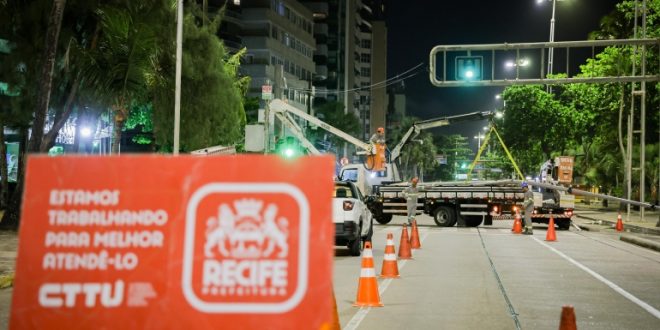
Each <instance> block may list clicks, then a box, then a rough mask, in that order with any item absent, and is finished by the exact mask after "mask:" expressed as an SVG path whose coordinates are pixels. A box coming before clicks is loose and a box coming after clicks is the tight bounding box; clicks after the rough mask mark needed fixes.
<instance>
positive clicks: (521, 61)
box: [505, 58, 530, 68]
mask: <svg viewBox="0 0 660 330" xmlns="http://www.w3.org/2000/svg"><path fill="white" fill-rule="evenodd" d="M529 64H530V62H529V60H528V59H526V58H521V59H519V60H518V61H517V62H515V61H508V62H506V63H505V66H506V67H507V68H515V67H517V66H519V67H526V66H529Z"/></svg>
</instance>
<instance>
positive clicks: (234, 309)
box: [10, 156, 334, 329]
mask: <svg viewBox="0 0 660 330" xmlns="http://www.w3.org/2000/svg"><path fill="white" fill-rule="evenodd" d="M333 171H334V160H333V159H332V158H331V157H304V158H300V159H298V160H296V161H295V162H290V161H286V160H283V159H281V158H279V157H276V156H223V157H204V158H199V157H193V156H183V157H169V156H121V157H57V158H51V157H42V156H33V157H30V158H29V160H28V167H27V176H26V185H25V198H24V202H23V214H22V219H21V221H22V222H21V227H20V233H19V239H20V242H21V244H20V246H19V251H18V260H17V266H16V277H15V283H14V284H15V288H14V293H13V304H12V309H11V319H10V328H11V329H98V328H100V329H103V328H113V329H118V328H120V329H210V328H229V327H239V328H241V329H257V328H268V329H275V328H276V329H292V328H299V327H300V326H301V325H304V326H305V328H309V329H318V328H321V327H323V326H325V325H326V324H329V323H330V322H332V310H333V307H334V306H333V301H332V259H333V252H334V250H333V247H334V235H333V230H334V227H333V223H332V221H331V217H332V216H331V215H332V213H331V212H332V210H331V206H332V202H331V200H332V191H333V182H332V180H331V178H332V173H333Z"/></svg>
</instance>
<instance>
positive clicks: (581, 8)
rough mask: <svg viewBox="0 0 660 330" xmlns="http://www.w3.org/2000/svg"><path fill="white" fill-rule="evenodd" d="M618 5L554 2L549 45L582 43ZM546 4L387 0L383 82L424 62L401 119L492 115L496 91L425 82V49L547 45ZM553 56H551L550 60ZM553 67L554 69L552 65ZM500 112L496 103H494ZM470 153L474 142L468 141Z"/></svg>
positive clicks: (610, 0)
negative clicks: (478, 113)
mask: <svg viewBox="0 0 660 330" xmlns="http://www.w3.org/2000/svg"><path fill="white" fill-rule="evenodd" d="M619 2H621V0H565V1H558V2H557V12H556V14H555V41H575V40H587V37H588V34H589V32H592V31H594V30H597V29H598V26H599V22H600V19H601V18H602V17H603V16H605V15H607V14H608V13H610V12H611V11H612V10H613V9H614V8H615V5H616V4H617V3H619ZM551 16H552V2H551V1H548V0H546V1H545V2H543V3H542V4H540V5H539V4H537V1H536V0H507V1H493V0H491V1H460V0H454V1H441V0H432V1H429V0H426V1H420V0H407V1H401V0H390V1H389V2H388V3H387V28H388V54H387V56H388V58H387V62H388V63H387V64H388V72H387V75H388V77H393V76H395V75H397V74H399V73H403V72H404V71H406V70H408V69H410V68H412V67H414V66H415V65H417V64H419V63H421V62H424V68H425V70H423V71H422V72H420V73H419V74H418V75H416V76H414V77H412V78H410V79H407V80H405V88H406V89H405V90H406V92H405V93H406V96H407V114H408V115H412V116H416V117H419V118H422V119H427V118H434V117H439V116H444V115H451V114H460V113H467V112H474V111H486V110H493V109H494V108H495V107H496V106H498V102H501V101H498V100H496V99H495V95H496V94H498V93H500V92H502V90H503V88H502V87H458V88H448V87H445V88H438V87H434V86H433V85H431V83H430V81H429V77H428V73H427V72H426V70H428V61H429V52H430V51H431V48H433V47H434V46H437V45H453V44H491V43H505V42H509V43H514V42H547V41H548V40H549V35H550V17H551ZM556 58H557V53H556V52H555V59H556ZM555 67H556V65H555ZM499 107H501V103H500V104H499ZM484 125H486V123H485V122H473V123H466V124H457V125H453V126H449V127H444V128H440V129H438V130H436V131H434V132H437V133H440V134H462V135H464V136H469V137H470V140H473V139H472V138H471V137H472V136H473V135H476V134H477V132H478V131H479V130H480V129H481V127H483V126H484ZM472 142H473V144H474V148H476V144H477V142H476V140H475V141H472Z"/></svg>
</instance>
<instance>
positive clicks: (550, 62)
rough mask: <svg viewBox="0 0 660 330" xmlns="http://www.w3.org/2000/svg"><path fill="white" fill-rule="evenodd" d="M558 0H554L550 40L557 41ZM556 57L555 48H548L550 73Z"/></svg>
mask: <svg viewBox="0 0 660 330" xmlns="http://www.w3.org/2000/svg"><path fill="white" fill-rule="evenodd" d="M556 7H557V0H552V18H551V19H550V42H554V41H555V9H556ZM553 58H554V48H552V47H550V49H548V74H552V61H553Z"/></svg>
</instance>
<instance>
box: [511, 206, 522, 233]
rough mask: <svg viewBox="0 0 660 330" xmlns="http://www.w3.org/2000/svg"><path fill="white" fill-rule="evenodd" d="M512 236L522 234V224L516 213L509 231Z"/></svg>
mask: <svg viewBox="0 0 660 330" xmlns="http://www.w3.org/2000/svg"><path fill="white" fill-rule="evenodd" d="M511 231H513V233H514V234H521V233H522V222H521V221H520V213H519V212H518V211H516V217H515V219H514V220H513V228H512V229H511Z"/></svg>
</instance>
